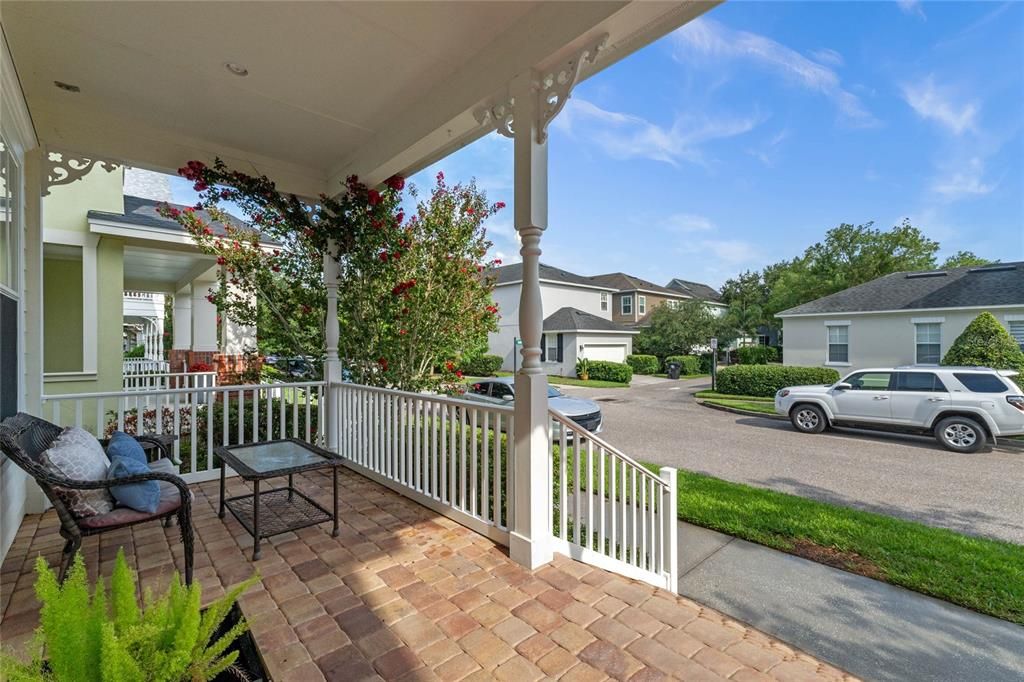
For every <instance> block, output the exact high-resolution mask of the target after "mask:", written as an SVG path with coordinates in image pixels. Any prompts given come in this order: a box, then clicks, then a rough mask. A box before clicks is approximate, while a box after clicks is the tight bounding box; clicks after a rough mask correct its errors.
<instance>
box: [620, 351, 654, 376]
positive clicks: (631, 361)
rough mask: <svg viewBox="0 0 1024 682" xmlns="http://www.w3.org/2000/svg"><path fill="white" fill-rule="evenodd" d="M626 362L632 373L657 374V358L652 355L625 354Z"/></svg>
mask: <svg viewBox="0 0 1024 682" xmlns="http://www.w3.org/2000/svg"><path fill="white" fill-rule="evenodd" d="M626 364H627V365H629V366H630V367H631V368H632V370H633V373H634V374H657V373H658V358H656V357H655V356H653V355H627V356H626Z"/></svg>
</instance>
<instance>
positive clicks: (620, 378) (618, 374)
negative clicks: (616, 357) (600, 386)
mask: <svg viewBox="0 0 1024 682" xmlns="http://www.w3.org/2000/svg"><path fill="white" fill-rule="evenodd" d="M588 374H589V375H590V379H591V380H593V381H617V382H619V383H620V384H628V383H629V382H630V381H632V380H633V369H632V368H631V367H630V366H629V365H624V364H622V363H621V362H609V361H608V360H591V361H590V372H589V373H588Z"/></svg>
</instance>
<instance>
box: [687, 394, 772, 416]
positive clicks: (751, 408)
mask: <svg viewBox="0 0 1024 682" xmlns="http://www.w3.org/2000/svg"><path fill="white" fill-rule="evenodd" d="M704 402H705V403H707V404H709V405H720V406H721V407H731V408H734V409H737V410H747V411H748V412H760V413H761V414H775V413H776V412H775V405H774V403H766V402H764V401H761V400H732V399H724V398H704Z"/></svg>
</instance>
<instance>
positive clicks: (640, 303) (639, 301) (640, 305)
mask: <svg viewBox="0 0 1024 682" xmlns="http://www.w3.org/2000/svg"><path fill="white" fill-rule="evenodd" d="M636 311H637V312H638V313H640V314H641V315H646V314H647V297H646V296H637V297H636Z"/></svg>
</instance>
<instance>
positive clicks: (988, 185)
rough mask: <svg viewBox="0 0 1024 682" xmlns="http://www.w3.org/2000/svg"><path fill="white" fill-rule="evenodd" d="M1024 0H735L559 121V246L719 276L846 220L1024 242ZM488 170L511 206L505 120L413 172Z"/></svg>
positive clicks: (606, 79) (498, 228) (643, 57)
mask: <svg viewBox="0 0 1024 682" xmlns="http://www.w3.org/2000/svg"><path fill="white" fill-rule="evenodd" d="M1022 44H1024V5H1022V4H1015V3H983V2H971V3H960V2H941V3H928V2H925V3H914V2H900V3H896V2H892V3H882V2H856V3H853V2H850V3H839V2H815V3H811V2H804V3H778V2H770V3H769V2H756V3H755V2H729V3H725V4H724V5H722V6H719V7H717V8H716V9H714V10H712V11H711V12H709V13H708V14H706V15H704V17H702V18H701V19H698V20H697V21H695V22H691V23H690V24H688V25H686V26H684V27H682V28H681V29H679V30H678V31H676V32H675V33H674V34H672V35H669V36H666V37H665V38H663V39H662V40H660V41H658V42H657V43H654V44H652V45H650V46H648V47H647V48H645V49H644V50H643V51H641V52H639V53H637V54H634V55H632V56H630V57H628V58H626V59H625V60H623V61H621V62H619V63H618V64H616V65H614V66H612V67H611V68H609V69H607V70H605V71H603V72H601V73H599V74H598V75H596V76H594V77H593V78H591V79H589V80H588V81H586V82H584V83H582V84H580V85H578V86H577V87H576V89H575V91H574V93H573V97H572V99H570V101H569V103H568V105H567V106H566V108H565V110H564V111H563V112H562V114H561V115H560V116H559V118H557V119H556V120H555V122H554V123H553V124H552V126H551V128H550V141H549V156H550V161H549V163H550V169H549V181H550V194H549V204H550V209H549V210H550V216H549V225H548V229H547V231H546V233H545V235H544V238H543V240H542V243H541V248H542V249H543V250H544V255H543V256H542V260H543V261H544V262H546V263H549V264H552V265H557V266H561V267H564V268H567V269H570V270H574V271H576V272H579V273H580V274H588V275H589V274H598V273H602V272H610V271H616V270H622V271H625V272H629V273H632V274H635V275H638V276H641V277H644V278H647V279H651V280H653V281H656V282H667V281H668V280H669V279H670V278H671V277H683V278H686V279H693V280H699V281H706V282H709V283H711V284H713V285H719V284H721V283H722V282H723V281H724V280H725V279H727V278H728V277H730V276H733V275H735V274H737V273H738V272H740V271H742V270H744V269H748V268H760V267H762V266H764V265H767V264H769V263H773V262H776V261H778V260H781V259H783V258H791V257H793V256H796V255H798V254H800V253H801V252H802V251H803V249H804V248H806V247H807V246H808V245H809V244H811V243H813V242H815V241H817V240H819V239H820V238H821V237H822V236H823V235H824V233H825V231H826V230H827V229H828V228H830V227H834V226H835V225H837V224H839V223H842V222H849V223H855V224H856V223H863V222H867V221H871V220H873V221H875V224H876V226H878V227H883V228H888V227H890V226H892V225H895V224H897V223H898V222H899V221H901V220H902V219H903V218H904V217H906V218H909V219H910V220H911V221H912V222H913V224H914V225H916V226H918V227H919V228H921V229H922V230H923V231H924V232H925V233H926V234H927V235H928V236H930V237H931V238H933V239H935V240H937V241H939V242H940V244H941V245H942V254H948V253H953V252H955V251H957V250H959V249H968V250H973V251H975V252H976V253H978V254H980V255H983V256H987V257H989V258H992V259H1001V260H1004V261H1006V260H1022V259H1024V130H1022V126H1024V50H1022V49H1021V45H1022ZM438 170H444V172H445V175H446V176H447V178H448V179H449V181H457V180H469V179H470V178H476V180H477V182H478V184H479V185H480V186H481V187H483V188H484V189H485V190H486V191H487V193H488V197H489V199H491V200H492V201H498V200H501V201H505V202H506V203H507V204H509V209H507V210H506V211H504V212H502V214H500V215H499V216H497V217H496V218H494V219H493V220H492V222H491V225H490V226H489V228H490V237H491V238H492V240H493V241H494V242H495V247H494V251H495V253H496V254H498V255H499V257H502V258H504V259H507V260H516V259H517V258H518V244H517V243H516V241H515V233H514V230H513V228H512V212H511V205H512V147H511V141H510V140H507V139H505V138H502V137H499V136H498V135H496V134H492V135H489V136H487V137H486V138H483V139H481V140H480V141H478V142H477V143H475V144H474V145H472V146H470V147H468V148H466V149H464V150H462V151H460V152H458V153H456V154H454V155H452V156H450V157H448V158H447V159H444V160H442V161H440V162H438V163H437V164H435V165H433V166H431V167H430V168H429V169H427V170H425V171H424V172H422V173H419V174H417V175H416V176H414V177H413V178H412V181H413V182H415V183H416V184H417V185H419V186H421V187H423V186H429V185H430V184H431V182H432V176H433V175H434V174H435V173H436V172H437V171H438Z"/></svg>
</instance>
